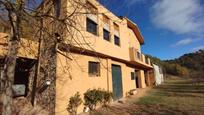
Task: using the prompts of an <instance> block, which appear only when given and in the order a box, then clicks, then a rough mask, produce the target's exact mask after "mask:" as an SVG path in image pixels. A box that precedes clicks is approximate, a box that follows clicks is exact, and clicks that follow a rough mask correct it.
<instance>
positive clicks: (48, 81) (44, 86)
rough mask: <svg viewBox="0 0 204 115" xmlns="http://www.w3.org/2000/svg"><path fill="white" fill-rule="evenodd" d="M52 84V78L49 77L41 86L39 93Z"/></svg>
mask: <svg viewBox="0 0 204 115" xmlns="http://www.w3.org/2000/svg"><path fill="white" fill-rule="evenodd" d="M50 85H51V80H49V79H47V80H45V82H44V83H43V84H42V85H41V86H40V88H39V91H38V92H39V93H42V92H43V91H44V90H46V89H47V88H48V86H50Z"/></svg>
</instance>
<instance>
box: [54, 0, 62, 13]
mask: <svg viewBox="0 0 204 115" xmlns="http://www.w3.org/2000/svg"><path fill="white" fill-rule="evenodd" d="M54 2H55V3H54V7H55V16H56V17H59V16H60V10H61V0H55V1H54Z"/></svg>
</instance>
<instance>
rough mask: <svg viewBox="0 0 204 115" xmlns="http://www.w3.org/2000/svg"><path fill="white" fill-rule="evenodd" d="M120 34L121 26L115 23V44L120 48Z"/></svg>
mask: <svg viewBox="0 0 204 115" xmlns="http://www.w3.org/2000/svg"><path fill="white" fill-rule="evenodd" d="M119 36H120V33H119V26H118V25H117V24H116V23H114V43H115V45H118V46H120V37H119Z"/></svg>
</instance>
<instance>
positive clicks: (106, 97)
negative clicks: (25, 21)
mask: <svg viewBox="0 0 204 115" xmlns="http://www.w3.org/2000/svg"><path fill="white" fill-rule="evenodd" d="M111 99H112V93H110V92H108V91H105V90H101V89H93V90H90V89H89V90H87V91H86V92H85V93H84V101H85V103H84V105H85V106H87V107H89V109H90V110H95V108H96V105H97V104H103V106H106V105H107V104H108V103H109V102H110V101H111Z"/></svg>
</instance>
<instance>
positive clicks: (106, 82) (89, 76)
mask: <svg viewBox="0 0 204 115" xmlns="http://www.w3.org/2000/svg"><path fill="white" fill-rule="evenodd" d="M87 4H88V5H87V6H89V11H90V12H92V11H94V12H98V13H90V14H89V13H87V15H81V16H80V21H79V23H80V25H83V26H82V28H81V30H82V34H83V36H82V37H81V39H80V38H79V41H80V40H81V41H82V43H85V42H83V39H85V40H86V42H87V44H90V45H89V46H84V48H83V50H82V51H81V50H80V48H77V45H76V47H75V48H73V50H71V53H70V55H71V56H70V57H72V60H69V59H67V58H66V57H65V56H63V55H61V54H58V55H57V81H56V109H55V112H56V114H60V115H61V114H62V115H63V114H66V112H67V111H66V107H67V104H68V101H67V100H68V99H69V97H70V96H73V95H74V94H75V93H76V92H79V93H80V94H81V95H82V96H83V93H84V92H86V91H87V90H88V89H94V88H101V89H105V90H108V91H111V92H113V95H114V97H113V99H114V100H118V99H120V98H122V97H125V96H127V95H128V93H129V91H130V90H132V89H136V88H145V87H147V84H148V83H147V82H148V75H149V71H151V70H152V68H153V67H152V65H151V62H150V59H149V58H147V57H145V55H144V54H142V51H141V45H143V44H144V38H143V36H142V34H141V32H140V30H139V28H138V26H137V25H136V24H135V23H134V22H132V21H131V20H129V19H128V18H126V17H118V16H116V15H114V14H113V13H111V12H110V11H109V10H108V9H106V8H105V7H103V6H102V5H101V4H99V3H98V2H97V1H95V0H90V1H88V2H87ZM67 9H68V8H67ZM73 44H74V43H73ZM93 49H94V50H93ZM65 68H69V69H68V70H66V69H65ZM82 110H83V106H80V107H79V112H82Z"/></svg>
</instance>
